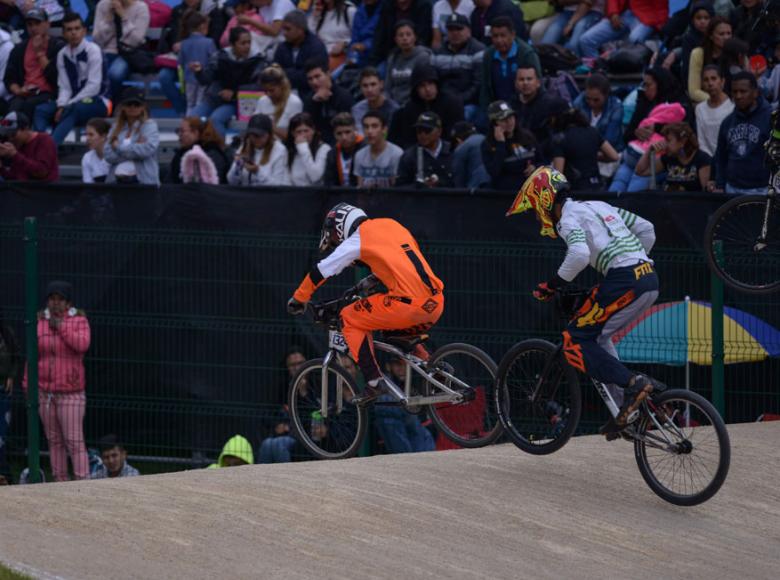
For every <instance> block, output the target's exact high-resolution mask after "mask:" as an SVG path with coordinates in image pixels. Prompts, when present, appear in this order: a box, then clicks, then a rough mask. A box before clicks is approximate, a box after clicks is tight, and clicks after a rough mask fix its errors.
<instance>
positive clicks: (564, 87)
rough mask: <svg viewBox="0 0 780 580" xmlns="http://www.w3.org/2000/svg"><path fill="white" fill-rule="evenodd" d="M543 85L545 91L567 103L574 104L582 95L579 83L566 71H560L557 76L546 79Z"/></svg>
mask: <svg viewBox="0 0 780 580" xmlns="http://www.w3.org/2000/svg"><path fill="white" fill-rule="evenodd" d="M543 84H544V90H545V91H547V92H548V93H550V94H552V95H555V96H557V97H560V98H561V99H563V100H564V101H566V102H567V103H573V102H574V99H576V98H577V97H578V96H579V94H580V90H579V88H577V81H575V80H574V77H573V76H571V74H569V73H567V72H566V71H562V70H560V71H558V74H556V75H555V76H548V77H545V79H544V81H543Z"/></svg>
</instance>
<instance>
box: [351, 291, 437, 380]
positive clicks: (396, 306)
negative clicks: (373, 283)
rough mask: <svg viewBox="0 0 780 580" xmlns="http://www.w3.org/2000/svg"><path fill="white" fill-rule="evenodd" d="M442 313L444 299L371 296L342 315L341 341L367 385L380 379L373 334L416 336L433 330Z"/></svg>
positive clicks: (433, 297)
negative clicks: (395, 331) (343, 340)
mask: <svg viewBox="0 0 780 580" xmlns="http://www.w3.org/2000/svg"><path fill="white" fill-rule="evenodd" d="M442 312H444V296H443V295H442V294H441V293H439V294H437V295H436V296H425V297H422V298H407V297H401V296H389V295H387V294H374V295H373V296H369V297H368V298H364V299H363V300H359V301H358V302H355V303H354V304H350V305H349V306H347V307H346V308H344V309H343V310H342V311H341V320H342V322H343V323H344V324H343V329H342V331H343V333H344V338H345V340H346V341H347V345H348V346H349V351H350V354H352V358H353V359H355V361H357V363H358V366H359V367H360V370H361V371H363V377H364V378H365V380H366V381H371V380H374V379H378V378H379V377H381V376H382V373H381V371H380V370H379V365H378V364H377V362H376V357H375V356H374V340H373V338H372V332H373V331H374V330H398V331H401V332H402V333H404V334H406V333H408V334H419V333H422V332H425V331H426V330H428V329H429V328H430V327H431V326H433V325H434V324H435V323H436V321H437V320H439V317H440V316H441V315H442Z"/></svg>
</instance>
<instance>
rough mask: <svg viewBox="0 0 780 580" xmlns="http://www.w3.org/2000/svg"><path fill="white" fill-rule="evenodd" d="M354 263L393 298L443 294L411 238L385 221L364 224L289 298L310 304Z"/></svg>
mask: <svg viewBox="0 0 780 580" xmlns="http://www.w3.org/2000/svg"><path fill="white" fill-rule="evenodd" d="M356 260H360V261H361V262H363V263H364V264H366V265H367V266H368V267H369V268H371V272H372V273H373V274H374V275H375V276H376V277H377V278H379V280H380V281H381V282H382V284H384V285H385V287H386V288H387V290H388V294H392V295H394V296H408V297H415V296H432V295H436V294H440V293H441V292H442V291H443V290H444V284H443V283H442V281H441V280H439V278H437V277H436V275H435V274H434V273H433V270H431V267H430V266H429V265H428V262H427V261H426V260H425V258H424V257H423V255H422V252H420V247H419V246H418V245H417V240H415V239H414V237H413V236H412V234H411V233H410V232H409V230H407V229H406V228H405V227H403V226H402V225H401V224H399V223H398V222H397V221H395V220H393V219H389V218H380V219H372V220H366V221H364V222H363V223H362V224H360V226H359V227H358V229H357V231H355V233H353V234H352V235H351V236H349V237H348V238H347V239H346V240H344V241H343V242H342V243H341V244H340V245H339V246H338V247H337V248H336V249H335V250H334V251H333V253H332V254H330V255H329V256H328V257H327V258H325V259H324V260H322V261H320V262H319V263H318V264H317V265H316V266H315V267H314V268H313V269H312V271H311V272H309V273H308V274H306V277H305V278H304V279H303V281H302V282H301V284H300V286H298V289H297V290H296V291H295V294H293V297H294V298H295V299H296V300H298V301H299V302H308V301H309V300H311V297H312V294H314V292H315V290H316V289H317V288H319V287H320V286H321V285H322V284H324V283H325V280H326V279H328V278H330V277H331V276H335V275H337V274H339V273H341V272H342V271H343V270H344V269H345V268H347V267H348V266H350V265H351V264H352V263H353V262H355V261H356Z"/></svg>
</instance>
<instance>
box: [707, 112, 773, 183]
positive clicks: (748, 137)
mask: <svg viewBox="0 0 780 580" xmlns="http://www.w3.org/2000/svg"><path fill="white" fill-rule="evenodd" d="M771 114H772V108H771V107H770V106H769V104H768V103H767V102H766V100H764V98H763V97H759V100H758V104H757V105H756V107H755V108H754V109H753V110H752V111H750V112H748V113H742V112H740V111H739V109H734V112H733V113H731V114H730V115H729V116H728V117H726V118H725V119H723V123H721V125H720V131H719V132H718V147H717V149H716V150H715V155H714V156H713V163H712V164H713V166H714V169H715V183H716V184H717V186H718V187H719V188H721V189H723V188H725V186H726V184H727V183H728V184H730V185H732V186H734V187H738V188H754V187H766V185H767V182H768V178H769V170H768V169H767V168H766V167H765V166H764V143H765V142H766V140H767V139H769V131H770V127H771V122H770V116H771Z"/></svg>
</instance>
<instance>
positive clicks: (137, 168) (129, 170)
mask: <svg viewBox="0 0 780 580" xmlns="http://www.w3.org/2000/svg"><path fill="white" fill-rule="evenodd" d="M159 147H160V132H159V130H158V128H157V123H155V122H154V121H153V120H152V119H150V118H149V110H148V109H147V107H146V99H145V97H144V93H143V91H141V90H139V89H135V88H132V87H130V88H127V89H125V90H124V92H123V93H122V100H121V102H120V104H119V106H118V107H117V113H116V122H115V123H114V128H113V129H112V130H111V133H110V134H109V136H108V141H107V142H106V144H105V146H104V148H103V157H104V159H105V160H106V162H107V163H108V164H109V166H110V167H109V170H108V176H107V177H106V183H143V184H147V185H160V166H159V165H158V163H157V154H158V150H159Z"/></svg>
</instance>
